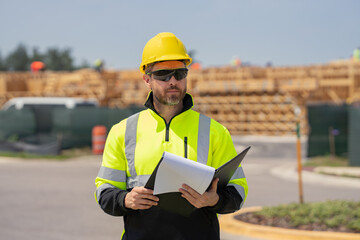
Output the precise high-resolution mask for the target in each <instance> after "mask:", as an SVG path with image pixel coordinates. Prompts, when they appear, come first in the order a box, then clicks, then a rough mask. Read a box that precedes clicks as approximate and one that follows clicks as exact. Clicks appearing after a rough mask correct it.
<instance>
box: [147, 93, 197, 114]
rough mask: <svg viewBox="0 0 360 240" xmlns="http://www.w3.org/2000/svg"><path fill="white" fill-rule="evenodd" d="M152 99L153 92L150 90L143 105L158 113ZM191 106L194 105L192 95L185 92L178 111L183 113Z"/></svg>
mask: <svg viewBox="0 0 360 240" xmlns="http://www.w3.org/2000/svg"><path fill="white" fill-rule="evenodd" d="M153 101H154V96H153V92H152V91H151V92H150V93H149V95H148V97H147V99H146V102H145V104H144V106H145V107H146V108H149V109H151V110H153V111H154V112H156V113H157V114H158V115H159V113H158V112H157V111H156V110H155V107H154V102H153ZM193 106H194V101H193V98H192V96H191V95H190V94H189V93H186V94H185V97H184V99H183V109H182V111H181V112H180V113H183V112H185V111H187V110H189V109H191V108H192V107H193ZM180 113H179V114H180Z"/></svg>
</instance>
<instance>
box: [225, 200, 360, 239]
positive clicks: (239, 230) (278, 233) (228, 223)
mask: <svg viewBox="0 0 360 240" xmlns="http://www.w3.org/2000/svg"><path fill="white" fill-rule="evenodd" d="M259 210H261V207H249V208H245V209H241V210H240V211H238V212H235V213H232V214H225V215H220V218H219V220H220V228H221V230H223V231H225V232H229V233H232V234H236V235H246V236H250V237H258V238H263V239H275V240H278V239H286V240H339V239H341V240H359V239H360V234H358V233H338V232H315V231H305V230H296V229H286V228H278V227H268V226H261V225H256V224H251V223H245V222H242V221H239V220H236V219H235V216H236V215H239V214H242V213H246V212H256V211H259Z"/></svg>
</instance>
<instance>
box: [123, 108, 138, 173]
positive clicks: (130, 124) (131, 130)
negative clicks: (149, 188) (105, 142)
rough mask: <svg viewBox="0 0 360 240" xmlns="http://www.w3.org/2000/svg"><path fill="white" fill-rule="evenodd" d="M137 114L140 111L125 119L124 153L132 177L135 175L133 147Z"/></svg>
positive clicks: (134, 145) (134, 144)
mask: <svg viewBox="0 0 360 240" xmlns="http://www.w3.org/2000/svg"><path fill="white" fill-rule="evenodd" d="M139 115H140V113H136V114H134V115H132V116H130V117H129V118H128V119H127V121H126V130H125V155H126V158H127V162H128V164H129V172H130V174H131V176H133V177H136V175H137V174H136V170H135V148H136V132H137V125H138V120H139Z"/></svg>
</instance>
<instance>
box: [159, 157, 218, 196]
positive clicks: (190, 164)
mask: <svg viewBox="0 0 360 240" xmlns="http://www.w3.org/2000/svg"><path fill="white" fill-rule="evenodd" d="M214 173H215V168H213V167H210V166H207V165H205V164H201V163H198V162H195V161H192V160H189V159H187V158H183V157H180V156H177V155H175V154H172V153H168V152H164V156H163V160H162V162H161V163H160V165H159V168H158V170H157V174H156V178H155V184H154V194H161V193H167V192H179V188H181V187H182V184H187V185H189V186H190V187H192V188H193V189H195V190H196V191H197V192H198V193H200V194H203V193H204V192H205V191H206V189H207V188H208V187H209V185H210V183H211V181H212V179H213V176H214Z"/></svg>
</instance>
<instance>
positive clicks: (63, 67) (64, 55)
mask: <svg viewBox="0 0 360 240" xmlns="http://www.w3.org/2000/svg"><path fill="white" fill-rule="evenodd" d="M44 62H45V65H46V68H47V69H49V70H54V71H71V70H73V69H74V67H73V59H72V57H71V50H70V49H69V48H67V49H65V50H63V51H61V50H58V49H57V48H49V49H48V50H47V52H46V54H45V58H44Z"/></svg>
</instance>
